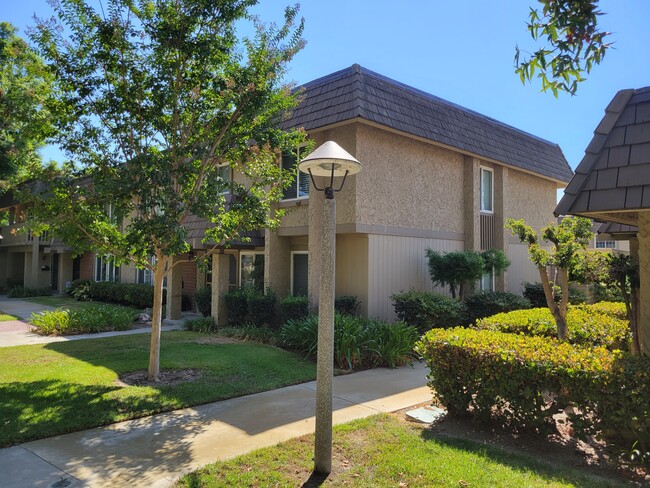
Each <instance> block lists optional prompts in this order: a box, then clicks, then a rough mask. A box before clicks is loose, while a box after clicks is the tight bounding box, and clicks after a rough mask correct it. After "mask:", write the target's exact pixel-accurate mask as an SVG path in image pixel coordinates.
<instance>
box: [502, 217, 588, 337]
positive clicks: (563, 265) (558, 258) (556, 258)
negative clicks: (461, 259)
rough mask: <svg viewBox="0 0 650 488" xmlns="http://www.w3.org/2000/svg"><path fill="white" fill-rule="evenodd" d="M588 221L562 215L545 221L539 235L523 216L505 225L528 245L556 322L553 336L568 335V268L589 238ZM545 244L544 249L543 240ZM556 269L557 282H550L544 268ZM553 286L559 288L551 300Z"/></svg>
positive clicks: (572, 265)
mask: <svg viewBox="0 0 650 488" xmlns="http://www.w3.org/2000/svg"><path fill="white" fill-rule="evenodd" d="M592 225H593V224H592V222H591V220H589V219H586V218H584V217H566V218H564V219H562V221H561V222H560V223H559V224H549V225H548V226H546V227H544V228H543V229H542V230H541V233H540V235H541V237H540V235H538V234H537V232H535V231H534V230H533V229H532V227H530V226H528V225H526V223H525V222H524V220H523V219H520V220H514V219H508V220H507V221H506V227H507V228H509V229H510V230H511V231H512V234H513V235H515V236H517V237H519V240H520V241H521V242H522V243H524V244H526V245H527V246H528V254H529V256H530V260H531V261H532V262H533V263H534V264H535V266H537V269H538V270H539V277H540V279H541V282H542V286H543V288H544V296H545V297H546V304H547V305H548V308H549V310H550V311H551V314H552V315H553V319H555V323H556V325H557V336H558V339H560V340H561V341H566V340H567V339H568V338H569V330H568V328H567V324H566V312H567V308H568V305H569V271H570V270H571V269H572V268H573V267H575V266H576V265H577V264H578V263H579V261H580V255H581V254H583V253H585V252H586V249H587V245H588V244H589V242H590V240H591V239H592V238H593V236H594V233H593V232H592V230H591V229H592ZM543 241H546V242H547V244H548V247H550V248H551V249H550V250H549V249H546V246H544V242H543ZM549 266H553V267H555V269H556V270H557V275H558V276H559V280H558V281H559V283H554V282H553V281H552V280H551V277H550V275H549V272H548V267H549ZM554 285H559V286H560V290H561V298H560V301H559V302H557V301H556V300H555V294H554V293H553V287H554Z"/></svg>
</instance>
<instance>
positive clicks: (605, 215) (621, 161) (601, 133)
mask: <svg viewBox="0 0 650 488" xmlns="http://www.w3.org/2000/svg"><path fill="white" fill-rule="evenodd" d="M575 173H576V174H575V176H574V177H573V179H572V180H571V182H570V183H569V185H568V186H567V187H566V189H565V190H564V196H563V197H562V200H560V203H559V204H558V206H557V208H556V209H555V214H556V215H560V214H573V215H584V216H586V217H591V218H595V219H599V220H606V221H612V222H618V223H620V224H628V225H634V224H635V223H636V219H637V213H638V211H639V210H642V209H650V86H647V87H645V88H640V89H637V90H621V91H619V92H618V93H617V94H616V96H615V97H614V98H613V99H612V101H611V102H610V104H609V105H608V106H607V108H606V109H605V116H604V117H603V120H602V121H601V122H600V124H598V127H597V128H596V130H595V131H594V137H593V139H592V140H591V142H590V143H589V145H588V146H587V149H586V150H585V156H584V158H583V159H582V161H581V162H580V164H579V165H578V167H577V168H576V171H575Z"/></svg>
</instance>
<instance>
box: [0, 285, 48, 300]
mask: <svg viewBox="0 0 650 488" xmlns="http://www.w3.org/2000/svg"><path fill="white" fill-rule="evenodd" d="M51 294H52V288H50V287H49V286H42V287H39V288H30V287H28V286H14V287H13V288H12V289H11V290H9V293H8V294H7V296H8V297H9V298H28V297H46V296H50V295H51Z"/></svg>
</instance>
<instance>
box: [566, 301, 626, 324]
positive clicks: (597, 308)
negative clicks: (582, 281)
mask: <svg viewBox="0 0 650 488" xmlns="http://www.w3.org/2000/svg"><path fill="white" fill-rule="evenodd" d="M574 308H578V309H587V310H591V311H594V312H598V313H602V314H603V315H609V316H611V317H614V318H617V319H619V320H627V310H626V308H625V303H623V302H597V303H592V304H591V305H587V304H580V305H576V306H575V307H574Z"/></svg>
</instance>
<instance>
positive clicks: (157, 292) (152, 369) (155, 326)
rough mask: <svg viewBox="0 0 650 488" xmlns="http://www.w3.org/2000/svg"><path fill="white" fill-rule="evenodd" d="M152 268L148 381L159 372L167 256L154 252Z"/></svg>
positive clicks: (152, 379) (156, 378) (155, 379)
mask: <svg viewBox="0 0 650 488" xmlns="http://www.w3.org/2000/svg"><path fill="white" fill-rule="evenodd" d="M156 258H157V259H156V267H155V268H154V270H153V311H152V312H153V317H152V318H151V344H150V346H149V374H148V376H147V379H148V380H149V381H158V375H159V374H160V331H161V326H162V303H163V281H164V279H165V266H166V264H167V258H166V257H163V255H162V254H158V253H156Z"/></svg>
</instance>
